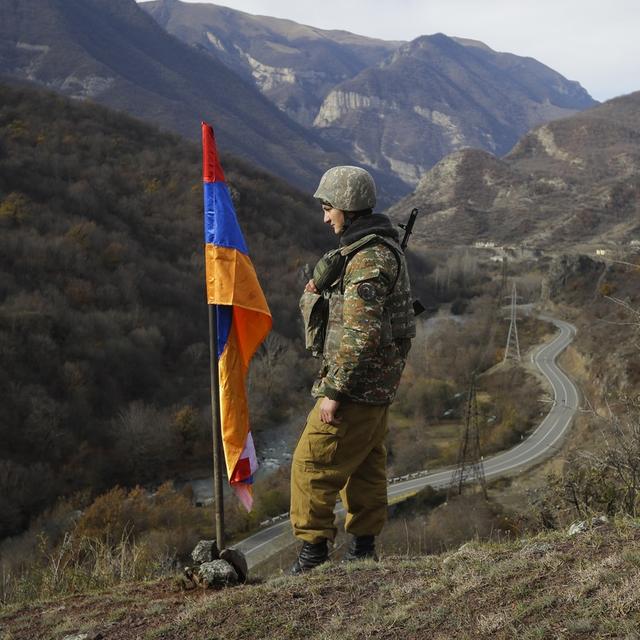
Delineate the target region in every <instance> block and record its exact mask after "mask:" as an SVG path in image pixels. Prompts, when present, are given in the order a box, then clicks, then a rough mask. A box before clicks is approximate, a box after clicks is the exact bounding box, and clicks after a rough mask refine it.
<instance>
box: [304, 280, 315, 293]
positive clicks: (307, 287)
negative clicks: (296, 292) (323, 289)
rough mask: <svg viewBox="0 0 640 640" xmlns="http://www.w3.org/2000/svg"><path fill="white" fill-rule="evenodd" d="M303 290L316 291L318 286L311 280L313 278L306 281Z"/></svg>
mask: <svg viewBox="0 0 640 640" xmlns="http://www.w3.org/2000/svg"><path fill="white" fill-rule="evenodd" d="M304 290H305V291H308V292H309V293H318V287H316V283H315V282H314V281H313V278H311V280H309V282H307V284H306V285H305V287H304Z"/></svg>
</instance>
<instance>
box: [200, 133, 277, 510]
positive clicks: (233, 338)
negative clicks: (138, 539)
mask: <svg viewBox="0 0 640 640" xmlns="http://www.w3.org/2000/svg"><path fill="white" fill-rule="evenodd" d="M202 152H203V157H202V179H203V182H204V237H205V271H206V278H207V302H208V304H210V305H214V306H215V308H216V318H217V330H218V344H217V353H216V354H215V356H217V358H218V371H219V379H220V381H219V388H220V420H221V424H220V429H221V431H222V445H223V448H224V457H225V462H226V465H227V475H228V477H229V482H230V483H231V486H232V487H233V488H234V489H235V491H236V494H237V496H238V497H239V498H240V500H241V502H242V504H243V505H244V506H245V507H246V509H247V511H250V510H251V506H252V504H253V496H252V488H251V484H252V483H253V475H254V473H255V472H256V470H257V468H258V461H257V459H256V451H255V447H254V446H253V438H252V437H251V431H250V429H249V410H248V404H247V392H246V388H245V378H246V376H247V370H248V369H249V361H250V360H251V358H252V356H253V354H254V353H255V351H256V349H257V348H258V347H259V346H260V343H261V342H262V341H263V340H264V338H265V337H266V336H267V334H268V333H269V331H270V330H271V312H270V311H269V307H268V305H267V301H266V299H265V297H264V293H263V292H262V289H261V288H260V284H259V283H258V276H257V275H256V272H255V269H254V268H253V264H252V263H251V260H250V258H249V255H248V251H247V245H246V243H245V241H244V237H243V235H242V231H241V230H240V225H239V224H238V220H237V218H236V213H235V210H234V207H233V202H232V201H231V195H230V193H229V188H228V187H227V184H226V182H225V179H224V173H223V172H222V167H221V166H220V161H219V159H218V152H217V150H216V142H215V137H214V134H213V129H212V128H211V126H210V125H208V124H206V123H205V122H203V123H202Z"/></svg>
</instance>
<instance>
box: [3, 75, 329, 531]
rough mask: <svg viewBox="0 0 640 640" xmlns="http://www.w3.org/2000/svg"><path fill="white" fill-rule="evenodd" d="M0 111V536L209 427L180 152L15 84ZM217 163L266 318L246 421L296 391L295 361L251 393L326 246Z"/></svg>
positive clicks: (197, 191)
mask: <svg viewBox="0 0 640 640" xmlns="http://www.w3.org/2000/svg"><path fill="white" fill-rule="evenodd" d="M0 104H1V105H2V106H1V107H0V140H1V143H0V228H1V233H0V387H1V388H2V390H3V391H2V403H1V410H0V441H1V442H2V450H1V453H0V514H1V516H0V517H1V521H0V536H3V535H8V534H11V533H14V532H17V531H19V530H20V529H21V528H23V527H24V526H26V524H27V523H28V520H29V517H30V516H31V515H32V514H33V513H36V512H37V511H39V510H40V509H41V508H43V507H44V506H45V505H47V504H49V503H50V502H51V501H52V500H53V499H54V497H56V496H58V495H60V494H64V493H68V492H71V491H75V490H77V489H83V488H89V489H90V490H103V489H104V488H106V487H110V486H112V485H113V484H115V483H121V484H131V483H135V482H146V481H152V480H153V481H155V480H161V479H164V478H166V477H171V475H172V474H174V473H176V472H177V471H179V470H180V469H181V468H184V467H185V466H188V465H193V464H195V463H197V461H198V460H208V458H209V449H208V445H207V442H208V438H210V436H209V427H208V426H207V419H206V416H207V413H208V408H207V403H208V379H209V377H208V376H209V374H208V344H207V341H208V334H207V312H206V305H205V298H204V273H203V259H202V246H203V238H202V195H201V193H202V191H201V176H200V171H201V164H200V150H199V149H198V147H197V145H194V144H192V143H189V142H186V141H183V140H181V139H180V138H178V137H176V136H172V135H168V134H165V133H160V132H159V131H158V130H156V129H154V128H153V127H150V126H148V125H144V124H142V123H140V122H138V121H136V120H133V119H131V118H129V117H126V116H123V115H119V114H115V113H113V112H110V111H108V110H106V109H104V108H102V107H97V106H91V105H81V104H77V103H74V102H72V101H70V100H68V99H65V98H61V97H58V96H55V95H53V94H49V93H45V92H40V91H35V90H31V89H16V88H9V87H7V86H0ZM223 163H224V166H225V170H226V173H227V179H228V182H229V183H230V185H231V187H232V191H233V193H234V197H235V199H236V200H237V209H238V216H239V218H240V220H241V225H242V226H243V228H244V231H245V235H246V237H247V242H248V245H249V249H250V252H251V255H252V258H253V260H254V264H255V265H256V268H257V271H258V273H259V276H260V278H261V281H262V284H263V287H264V288H265V290H266V293H267V298H268V301H269V304H270V306H271V309H272V312H273V315H274V320H275V325H274V331H275V334H276V338H275V342H276V346H277V348H274V349H273V351H274V353H273V354H270V355H271V356H273V357H269V358H266V357H262V358H261V357H259V358H258V362H257V365H256V366H257V367H258V370H257V372H256V374H255V375H253V377H252V383H251V384H252V385H253V386H252V400H253V402H254V403H255V404H256V406H259V407H260V412H258V413H256V415H255V419H256V420H257V421H258V426H259V423H260V421H261V420H263V421H265V420H268V419H273V417H274V414H273V411H274V410H275V409H274V408H276V407H278V406H279V403H280V406H282V404H283V403H282V402H281V399H282V394H287V393H290V392H291V391H292V390H295V389H297V388H302V387H303V386H304V380H302V379H301V378H304V375H303V376H301V375H300V370H299V369H298V370H297V371H296V372H295V376H296V378H295V379H292V380H287V379H282V380H281V384H280V385H278V387H277V388H271V387H269V388H268V389H267V388H266V387H265V386H264V385H266V384H267V382H268V379H267V378H268V376H266V375H262V374H261V367H262V368H264V367H269V375H270V376H271V377H275V378H278V377H282V376H284V375H285V373H284V371H285V369H284V367H285V364H286V366H287V367H288V368H287V370H289V369H295V367H291V366H290V365H291V363H292V361H295V359H296V358H297V357H298V355H296V354H299V350H296V349H295V348H293V347H292V344H293V338H294V336H297V335H298V333H299V331H298V329H299V327H298V325H297V294H298V291H299V290H300V282H299V278H300V274H299V272H300V266H301V265H302V264H303V263H304V262H305V261H311V260H312V259H313V258H314V257H317V256H318V255H319V254H320V253H321V251H322V250H323V249H325V250H326V249H327V248H329V246H330V245H331V243H332V242H333V240H332V239H331V237H330V234H328V233H327V231H326V229H324V228H323V227H322V220H321V213H320V211H319V210H318V211H317V212H316V210H315V206H314V205H313V201H311V199H310V198H307V197H305V196H304V195H302V194H301V193H299V192H297V191H295V190H294V189H292V188H290V187H288V186H287V185H285V184H284V183H283V182H281V181H278V180H276V179H274V178H273V177H271V176H269V175H267V174H265V173H262V172H260V171H258V170H256V169H253V168H251V167H250V166H248V165H246V164H243V163H241V162H239V161H238V160H235V159H233V158H229V157H225V158H223ZM311 207H313V209H312V208H311ZM263 355H264V354H263ZM279 362H280V363H281V365H282V367H283V371H279V370H278V369H277V367H278V366H279ZM270 411H271V412H272V413H269V412H270Z"/></svg>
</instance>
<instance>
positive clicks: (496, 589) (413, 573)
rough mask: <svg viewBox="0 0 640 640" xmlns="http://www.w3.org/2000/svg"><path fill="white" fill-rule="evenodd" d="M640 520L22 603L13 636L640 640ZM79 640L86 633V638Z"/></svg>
mask: <svg viewBox="0 0 640 640" xmlns="http://www.w3.org/2000/svg"><path fill="white" fill-rule="evenodd" d="M639 525H640V522H638V520H632V519H626V520H619V521H617V522H615V523H614V524H606V525H604V526H600V527H597V528H594V529H592V530H589V531H587V532H585V533H581V534H578V535H576V536H569V535H568V534H567V533H566V532H554V533H552V534H543V535H539V536H536V537H535V538H528V539H522V540H516V541H513V542H508V543H482V544H481V543H467V544H465V545H463V546H462V547H460V549H458V550H457V551H455V552H452V553H448V554H444V555H435V556H425V557H419V558H408V557H387V558H383V561H382V562H380V563H379V564H375V563H372V562H364V563H359V564H354V565H349V566H342V565H340V564H338V563H337V562H331V563H329V564H328V565H326V567H324V568H322V569H320V570H317V571H315V572H314V573H312V574H310V575H308V576H305V577H301V578H290V577H278V578H275V579H271V580H268V581H266V582H264V583H262V584H249V585H246V586H243V587H237V588H234V589H227V590H223V591H217V592H216V591H208V592H203V591H200V590H198V591H190V592H189V591H187V592H182V591H180V590H179V588H178V587H177V586H176V583H175V582H173V581H169V580H163V581H159V582H153V583H137V584H129V585H124V586H122V587H120V588H119V589H117V590H109V591H103V592H93V593H86V594H83V595H77V596H71V597H67V598H63V599H56V600H50V601H45V602H39V603H34V604H31V605H28V606H22V607H12V608H8V609H6V610H5V612H4V613H2V614H0V624H1V625H2V627H3V628H4V630H5V631H4V635H3V636H2V637H3V640H5V639H6V640H9V639H14V638H27V637H28V638H32V639H33V640H36V639H39V638H42V639H44V638H52V637H61V638H62V637H64V636H66V635H71V634H78V633H81V634H86V636H85V637H86V638H96V637H104V638H118V639H120V640H130V639H133V638H149V639H151V638H163V639H164V640H174V639H175V640H177V639H179V638H180V639H186V638H195V637H207V638H212V639H214V638H216V639H217V638H220V639H223V638H224V640H233V639H236V638H237V639H241V638H254V639H256V640H257V639H258V638H283V639H284V638H288V639H294V638H299V639H301V640H307V639H308V638H341V639H345V640H346V639H349V638H353V639H355V638H387V639H392V638H403V639H404V638H415V639H418V638H434V639H437V640H450V639H451V638H456V639H460V640H463V639H469V640H471V639H473V640H479V639H485V638H486V639H489V638H490V639H491V640H496V639H502V638H505V639H506V638H522V639H534V638H536V639H540V638H562V639H567V640H568V639H570V638H634V637H636V633H637V630H638V628H639V625H640V596H639V595H638V592H639V590H638V587H639V586H640V578H639V576H640V574H639V573H638V566H639V564H640V528H639ZM78 637H80V636H78Z"/></svg>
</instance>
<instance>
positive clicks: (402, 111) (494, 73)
mask: <svg viewBox="0 0 640 640" xmlns="http://www.w3.org/2000/svg"><path fill="white" fill-rule="evenodd" d="M141 7H143V8H144V9H145V10H146V11H148V12H149V13H150V15H152V16H153V17H154V18H155V19H156V20H158V22H159V23H160V24H161V25H162V26H164V27H165V28H166V29H167V30H168V31H169V32H170V33H172V34H174V35H175V36H177V37H178V38H180V39H182V40H184V41H185V42H187V43H189V44H191V45H193V46H195V47H198V48H200V49H204V50H206V51H208V52H210V53H211V55H212V56H215V57H216V58H218V59H220V60H222V61H223V62H225V64H227V65H228V66H229V67H230V68H232V69H234V70H236V71H238V73H241V74H243V75H244V76H245V77H246V78H248V79H251V80H252V81H253V82H254V83H255V85H256V86H257V87H258V88H259V89H260V90H261V91H262V92H263V93H264V95H265V96H267V97H268V98H269V99H270V100H272V101H273V102H274V103H275V104H276V105H277V106H278V107H279V108H280V109H281V110H283V111H284V112H286V113H287V114H289V115H290V116H291V117H292V118H294V119H296V120H297V121H298V122H300V123H301V124H303V125H305V126H306V127H307V128H308V129H310V130H313V131H314V132H317V133H319V134H320V135H321V136H322V138H323V139H324V140H326V141H327V142H329V143H331V144H333V145H335V146H336V147H337V148H339V149H341V150H342V151H343V152H344V153H346V154H347V155H349V156H351V157H353V158H355V159H356V160H357V162H359V163H362V164H365V165H368V166H372V167H374V168H376V169H377V170H379V171H380V172H382V173H384V174H386V175H391V176H394V177H396V178H398V179H400V180H402V181H403V182H404V183H405V184H407V185H411V186H415V185H416V184H417V182H418V181H419V179H420V178H421V176H422V175H423V174H424V173H425V171H427V170H428V169H429V168H431V167H432V166H433V165H434V164H435V163H436V162H438V161H439V160H440V159H441V158H442V157H444V156H445V155H447V154H448V153H451V152H452V151H455V150H458V149H463V148H467V147H474V148H479V149H484V150H486V151H489V152H491V153H494V154H497V155H502V154H504V153H507V152H508V151H509V150H510V149H511V147H512V146H513V145H514V144H515V142H516V141H517V140H518V138H519V137H520V136H521V135H522V134H524V133H526V132H527V131H528V130H529V129H531V127H533V126H535V125H538V124H541V123H543V122H547V121H549V120H553V119H556V118H560V117H563V116H567V115H571V114H573V113H575V112H576V111H580V110H583V109H585V108H588V107H591V106H593V105H594V104H596V103H595V101H594V100H593V99H592V98H591V97H590V96H589V94H588V93H587V92H586V91H585V90H584V89H583V88H582V87H581V86H580V85H579V84H578V83H577V82H570V81H569V80H566V79H565V78H563V77H562V76H561V75H560V74H558V73H556V72H555V71H553V70H552V69H549V68H548V67H546V66H545V65H543V64H541V63H539V62H537V61H536V60H533V59H532V58H524V57H521V56H516V55H513V54H510V53H498V52H496V51H493V50H492V49H490V48H489V47H488V46H486V45H485V44H483V43H482V42H478V41H475V40H468V39H462V38H450V37H447V36H445V35H443V34H436V35H433V36H421V37H419V38H417V39H416V40H413V41H412V42H408V43H407V42H395V41H393V42H391V41H389V42H387V41H383V40H375V39H372V38H365V37H363V36H358V35H354V34H350V33H347V32H344V31H327V30H321V29H316V28H313V27H308V26H305V25H300V24H297V23H295V22H292V21H290V20H281V19H276V18H269V17H265V16H254V15H250V14H247V13H243V12H240V11H235V10H233V9H228V8H226V7H220V6H216V5H212V4H209V3H207V4H194V3H186V2H180V1H179V0H154V1H153V2H144V3H142V4H141Z"/></svg>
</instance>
